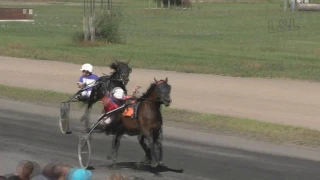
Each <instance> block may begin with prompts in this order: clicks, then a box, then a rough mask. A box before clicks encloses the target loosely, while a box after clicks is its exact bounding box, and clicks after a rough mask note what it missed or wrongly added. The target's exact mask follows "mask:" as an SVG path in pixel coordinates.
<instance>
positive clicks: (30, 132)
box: [0, 99, 320, 180]
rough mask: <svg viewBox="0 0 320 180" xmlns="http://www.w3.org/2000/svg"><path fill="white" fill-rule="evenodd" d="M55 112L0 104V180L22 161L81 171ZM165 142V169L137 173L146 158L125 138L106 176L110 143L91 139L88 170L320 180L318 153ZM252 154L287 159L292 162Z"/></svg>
mask: <svg viewBox="0 0 320 180" xmlns="http://www.w3.org/2000/svg"><path fill="white" fill-rule="evenodd" d="M58 112H59V110H58V109H57V108H54V107H46V106H43V105H34V104H27V103H22V102H14V101H10V100H3V99H2V100H1V99H0V125H1V126H0V137H1V138H0V144H1V146H0V170H1V171H2V172H0V174H1V173H3V174H5V173H11V172H13V170H14V168H15V165H16V163H17V162H18V161H20V160H22V159H29V160H33V161H36V162H38V163H39V164H40V165H41V166H43V165H45V164H46V163H48V162H63V163H69V164H71V165H74V166H79V164H78V160H77V143H78V136H77V133H75V132H74V133H73V134H70V135H63V134H61V132H60V130H59V127H58V121H57V119H58V118H57V116H58ZM76 112H78V111H71V116H72V117H73V118H75V119H77V118H78V116H77V114H76ZM97 116H98V114H93V115H92V119H94V118H96V117H97ZM71 127H72V128H73V131H74V130H77V129H78V128H80V123H79V122H78V121H76V120H72V122H71ZM164 138H165V142H164V150H165V154H164V155H165V156H164V162H165V165H166V166H167V167H165V168H161V169H158V170H150V169H149V168H148V167H140V168H137V167H136V165H135V163H136V162H137V161H139V160H141V158H142V157H143V155H144V154H143V151H142V149H141V148H140V146H139V145H138V142H137V139H136V137H127V138H124V139H122V142H121V146H120V154H119V163H120V166H121V168H120V169H116V170H109V169H108V165H110V163H111V162H110V161H108V160H106V159H105V157H106V154H107V152H109V151H110V142H111V137H106V136H105V135H101V134H95V136H94V139H93V144H92V146H93V161H92V165H93V166H94V168H95V169H94V170H93V173H94V178H93V179H101V178H105V177H106V176H108V175H110V173H111V172H118V171H121V173H123V174H126V175H134V176H136V177H142V178H144V179H168V180H171V179H172V180H175V179H193V180H197V179H199V180H207V179H223V180H224V179H239V180H240V179H244V180H250V179H252V180H257V179H259V180H260V179H270V180H278V179H279V180H280V179H281V180H282V179H290V180H295V179H308V180H312V179H319V178H320V171H319V167H320V153H319V151H316V150H308V149H301V148H296V147H286V146H275V145H270V144H264V143H261V142H253V141H248V140H244V139H240V138H235V137H226V136H221V135H214V134H207V133H201V132H195V131H190V130H182V129H176V128H173V127H167V126H165V127H164ZM204 144H205V145H204ZM243 148H245V149H248V150H250V151H246V150H244V149H243ZM251 151H252V152H251ZM253 151H265V152H268V153H273V154H288V155H290V156H292V157H285V156H281V155H270V154H266V153H255V152H253ZM293 157H295V158H293ZM297 157H301V158H302V157H304V158H305V159H304V160H303V159H300V158H299V159H298V158H297ZM308 159H314V160H318V161H312V160H308ZM181 169H183V171H182V170H181Z"/></svg>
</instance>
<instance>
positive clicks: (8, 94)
mask: <svg viewBox="0 0 320 180" xmlns="http://www.w3.org/2000/svg"><path fill="white" fill-rule="evenodd" d="M70 96H71V94H65V93H57V92H53V91H46V90H31V89H26V88H18V87H10V86H4V85H0V98H1V97H4V98H9V99H13V100H22V101H28V102H33V103H49V104H51V105H52V104H55V106H58V105H59V103H60V102H62V101H65V100H67V99H68V98H69V97H70ZM94 108H95V110H96V111H97V112H101V105H98V103H97V104H96V105H95V106H94ZM162 111H163V117H164V121H165V122H164V123H165V124H167V123H169V124H170V123H171V124H172V123H175V124H178V126H181V127H188V128H192V129H201V130H207V131H211V132H219V133H226V134H230V135H236V136H240V137H246V138H252V139H256V140H263V141H267V142H272V143H280V144H283V143H284V144H295V145H304V146H310V147H319V146H320V140H319V136H320V131H316V130H311V129H307V128H302V127H294V126H288V125H280V124H274V123H267V122H261V121H256V120H251V119H240V118H234V117H227V116H220V115H214V114H201V113H196V112H192V111H186V110H178V109H173V108H165V107H163V108H162ZM57 115H58V114H57Z"/></svg>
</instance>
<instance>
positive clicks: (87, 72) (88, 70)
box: [77, 63, 99, 101]
mask: <svg viewBox="0 0 320 180" xmlns="http://www.w3.org/2000/svg"><path fill="white" fill-rule="evenodd" d="M80 71H82V76H81V77H80V79H79V82H77V85H78V88H86V87H91V86H93V85H94V84H95V82H96V81H97V80H98V79H99V77H98V76H97V75H95V74H93V73H92V72H93V67H92V65H91V64H88V63H86V64H83V65H82V67H81V69H80ZM91 91H92V88H88V89H86V90H85V91H82V93H81V95H78V96H77V99H78V100H80V101H81V100H84V99H88V98H89V97H90V94H91Z"/></svg>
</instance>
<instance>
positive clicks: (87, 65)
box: [80, 63, 93, 73]
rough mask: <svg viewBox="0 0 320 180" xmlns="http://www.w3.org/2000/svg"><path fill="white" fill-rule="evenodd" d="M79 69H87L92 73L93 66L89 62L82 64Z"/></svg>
mask: <svg viewBox="0 0 320 180" xmlns="http://www.w3.org/2000/svg"><path fill="white" fill-rule="evenodd" d="M80 71H88V72H90V73H92V71H93V67H92V65H91V64H88V63H86V64H83V65H82V67H81V69H80Z"/></svg>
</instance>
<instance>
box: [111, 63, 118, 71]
mask: <svg viewBox="0 0 320 180" xmlns="http://www.w3.org/2000/svg"><path fill="white" fill-rule="evenodd" d="M109 67H110V68H111V69H114V70H116V69H117V64H116V63H112V64H110V66H109Z"/></svg>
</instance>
